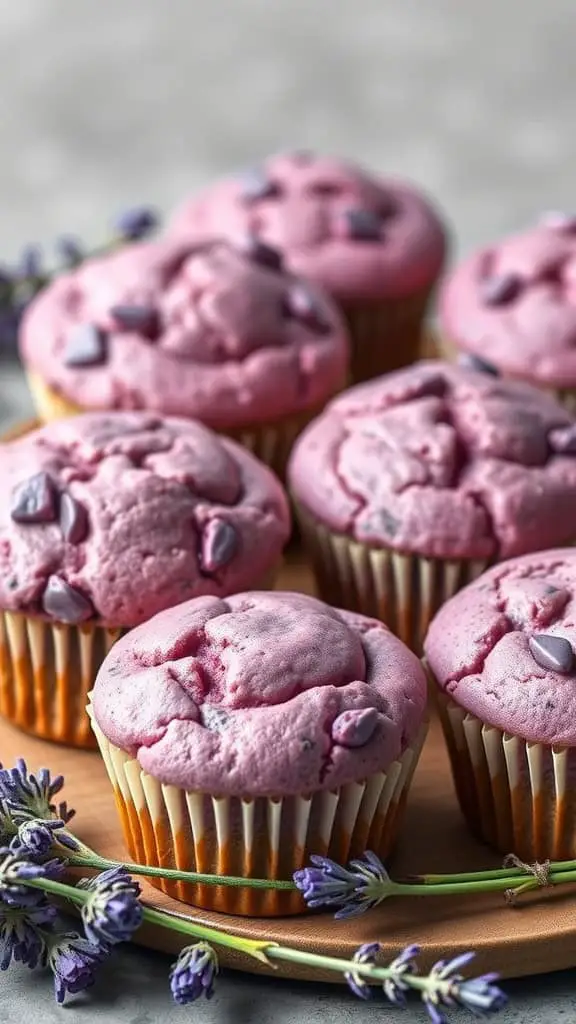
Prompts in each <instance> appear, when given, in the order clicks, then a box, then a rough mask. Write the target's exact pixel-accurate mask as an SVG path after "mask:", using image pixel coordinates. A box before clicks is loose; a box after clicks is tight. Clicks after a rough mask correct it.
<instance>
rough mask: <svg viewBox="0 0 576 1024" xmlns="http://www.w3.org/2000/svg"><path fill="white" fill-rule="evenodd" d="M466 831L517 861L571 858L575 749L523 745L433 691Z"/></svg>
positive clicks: (575, 850)
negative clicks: (466, 826) (512, 856)
mask: <svg viewBox="0 0 576 1024" xmlns="http://www.w3.org/2000/svg"><path fill="white" fill-rule="evenodd" d="M435 699H436V702H437V704H438V707H439V711H440V718H441V721H442V727H443V730H444V735H445V738H446V743H447V746H448V752H449V755H450V762H451V766H452V773H453V777H454V785H455V788H456V793H457V795H458V801H459V804H460V808H461V810H462V813H463V815H464V817H465V818H466V821H467V823H468V826H469V828H470V830H471V831H472V832H473V833H474V835H476V836H477V837H478V838H479V839H482V840H483V841H484V842H486V843H488V844H489V845H490V846H493V847H494V848H495V849H496V850H498V851H499V852H500V853H502V854H504V855H506V854H509V853H514V854H516V856H517V857H519V858H520V859H521V860H523V861H527V862H529V863H530V862H533V861H536V860H538V861H544V860H547V859H550V860H568V859H571V858H573V857H574V856H576V792H575V789H574V778H575V772H576V748H575V747H553V746H547V745H545V744H543V743H528V742H526V741H525V740H523V739H520V737H518V736H511V735H509V734H508V733H506V732H502V730H500V729H496V728H495V727H494V726H490V725H486V724H485V723H484V722H482V721H481V720H480V719H479V718H476V717H475V715H471V714H469V713H468V712H466V711H464V710H463V709H462V708H460V707H459V706H458V705H457V704H456V703H455V702H454V701H453V700H452V698H451V697H449V696H448V695H447V694H445V693H444V692H443V691H442V690H440V689H439V688H438V689H437V692H436V694H435Z"/></svg>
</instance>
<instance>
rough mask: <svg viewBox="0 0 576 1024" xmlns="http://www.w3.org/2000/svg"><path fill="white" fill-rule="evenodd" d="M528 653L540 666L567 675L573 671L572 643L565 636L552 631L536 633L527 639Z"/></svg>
mask: <svg viewBox="0 0 576 1024" xmlns="http://www.w3.org/2000/svg"><path fill="white" fill-rule="evenodd" d="M528 647H529V648H530V653H531V655H532V657H533V658H534V661H535V662H536V664H537V665H540V668H545V669H550V670H551V671H552V672H560V673H561V675H564V676H567V675H570V674H571V673H572V672H573V671H574V667H575V659H574V651H573V650H572V644H571V643H570V641H569V640H566V637H563V636H554V635H553V634H552V633H538V634H536V636H531V637H529V639H528Z"/></svg>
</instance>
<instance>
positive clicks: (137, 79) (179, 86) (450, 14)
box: [0, 0, 576, 1024]
mask: <svg viewBox="0 0 576 1024" xmlns="http://www.w3.org/2000/svg"><path fill="white" fill-rule="evenodd" d="M575 31H576V6H575V4H574V0H541V2H538V0H434V2H431V0H170V2H164V3H161V2H160V0H98V2H94V0H82V2H79V0H58V2H56V0H0V84H1V88H0V153H1V154H2V159H1V160H0V256H5V257H6V258H9V259H10V258H12V257H14V256H15V255H16V254H17V252H18V249H19V246H21V245H22V244H23V243H24V242H28V241H38V242H41V243H48V242H49V241H50V239H52V238H53V237H54V235H56V234H57V233H59V232H62V231H73V232H77V233H78V234H79V235H80V236H82V237H84V238H86V239H90V240H92V241H93V242H97V241H99V240H100V239H101V238H102V237H103V236H104V234H105V231H106V223H107V220H108V218H109V216H110V214H111V213H112V212H113V211H114V210H117V209H119V208H121V207H122V206H123V205H125V204H127V203H132V202H136V201H138V202H139V201H153V202H154V203H157V204H158V205H159V206H160V207H168V206H170V204H172V203H173V202H174V201H176V200H177V199H178V198H179V196H180V195H181V194H182V193H183V192H184V191H186V190H188V189H191V188H193V187H195V186H197V185H200V184H201V183H203V182H204V181H206V180H208V179H209V178H210V177H211V176H212V175H213V174H215V173H217V172H220V171H225V170H228V169H229V168H231V167H234V166H237V165H238V166H241V165H243V164H246V163H248V164H252V163H253V162H254V160H255V159H257V158H258V157H259V156H262V155H264V154H265V153H266V152H267V151H269V150H271V149H274V148H276V147H279V146H293V145H298V146H304V147H305V146H310V147H316V148H319V149H323V150H326V151H329V152H335V153H342V154H348V155H350V156H357V157H358V158H360V159H362V160H364V161H365V162H366V163H367V164H369V165H372V166H374V167H375V168H382V169H385V170H387V171H390V172H393V173H397V174H400V175H403V174H404V175H408V176H410V177H412V178H414V179H416V180H418V181H420V182H422V183H423V184H425V185H426V186H427V187H428V189H429V190H430V191H431V192H432V193H433V194H434V195H436V196H437V198H438V200H439V201H440V202H441V203H442V204H443V206H444V208H445V210H446V211H447V213H448V214H449V216H450V217H451V219H452V221H453V223H454V225H455V230H456V232H457V241H458V245H457V248H458V252H459V253H462V252H464V251H466V250H467V249H469V248H470V247H471V246H472V245H474V244H476V243H478V242H481V241H484V240H487V239H489V238H491V237H492V236H494V235H495V234H498V233H500V232H504V231H507V230H509V229H512V228H515V227H517V226H520V225H522V224H523V223H525V222H526V221H528V220H530V219H531V218H532V217H534V216H535V215H536V214H537V213H538V212H539V211H540V210H542V209H567V210H574V208H575V205H576V200H575V196H574V192H575V186H574V167H575V166H576V133H575V132H574V114H573V108H574V93H575V86H576V71H575V67H574V37H575ZM28 408H29V406H28V402H27V397H26V393H25V389H24V387H23V384H22V382H21V380H20V378H19V375H18V372H17V370H16V369H15V368H10V367H8V366H7V365H2V364H0V418H1V421H2V424H4V423H6V422H8V421H11V420H15V419H17V418H18V417H19V416H22V415H23V414H24V413H25V412H26V411H27V410H28ZM0 754H1V752H0ZM575 924H576V922H575ZM415 938H417V926H416V924H415ZM574 961H575V964H576V940H575V943H574ZM494 966H495V968H496V967H497V966H498V965H497V963H496V964H495V965H494ZM167 969H168V962H167V961H164V960H163V958H161V957H157V956H153V955H151V954H146V953H144V952H142V951H138V950H135V949H134V950H133V949H128V950H126V951H123V952H121V953H119V954H118V956H117V957H116V958H115V961H114V963H113V964H112V965H111V966H110V967H109V968H107V969H106V970H105V971H104V972H103V974H102V978H101V981H100V983H99V985H98V987H97V988H96V989H95V990H94V991H93V993H92V994H91V995H90V996H89V997H87V998H86V999H84V1000H80V1001H79V1002H78V1003H76V1004H75V1005H74V1006H73V1007H71V1008H70V1009H69V1010H68V1011H66V1013H65V1018H64V1017H63V1016H62V1013H63V1011H61V1010H58V1009H57V1008H56V1007H54V1006H53V1004H52V1002H51V993H50V987H49V982H48V980H47V979H46V978H45V977H43V976H41V975H38V976H36V975H33V976H32V975H30V974H29V973H28V972H25V971H20V970H16V969H15V970H13V971H10V972H8V974H6V975H2V978H1V979H0V1024H19V1022H20V1021H21V1020H22V1019H27V1018H28V1017H29V1016H30V1014H31V1013H32V1012H34V1013H35V1014H36V1015H41V1016H42V1018H43V1020H44V1021H45V1022H46V1024H51V1022H52V1021H57V1020H60V1019H66V1020H67V1021H69V1022H70V1024H76V1022H78V1024H92V1022H94V1024H99V1022H100V1021H114V1022H115V1024H155V1022H156V1021H159V1020H162V1021H164V1022H166V1024H169V1022H170V1024H171V1022H172V1021H173V1022H175V1024H176V1022H177V1021H184V1020H188V1019H191V1018H192V1015H195V1014H198V1013H199V1014H200V1016H201V1019H202V1020H203V1021H204V1022H206V1024H228V1022H231V1021H234V1024H244V1022H252V1021H254V1022H256V1021H258V1022H259V1024H268V1022H269V1021H270V1022H271V1021H274V1022H275V1024H292V1022H295V1021H298V1020H300V1019H302V1018H306V1019H307V1020H308V1021H309V1022H310V1024H316V1022H320V1021H324V1020H328V1019H330V1020H331V1021H333V1022H334V1024H347V1022H349V1021H350V1022H352V1021H360V1020H374V1021H376V1020H377V1019H380V1018H382V1019H385V1020H387V1021H390V1022H395V1021H406V1020H412V1019H417V1018H421V1019H423V1018H422V1014H421V1013H420V1010H419V1008H417V1007H412V1008H411V1009H410V1010H409V1011H407V1012H404V1013H402V1012H399V1011H398V1012H395V1011H392V1010H388V1009H387V1008H385V1007H384V1006H383V1005H382V1003H381V1002H380V1001H379V1000H378V1001H374V1002H372V1003H371V1004H369V1005H364V1004H361V1003H357V1002H355V1001H354V1000H353V999H352V997H349V996H348V995H347V994H346V993H345V992H344V991H343V990H340V989H335V988H325V987H316V986H311V985H295V984H293V985H292V984H286V983H278V982H272V981H268V980H266V981H262V980H253V979H251V978H249V977H242V976H239V975H234V974H226V975H225V976H224V977H223V978H221V980H220V983H219V986H218V994H217V995H216V997H215V998H214V1000H213V1002H212V1003H210V1004H207V1005H205V1006H202V1007H201V1008H199V1007H192V1008H188V1009H182V1010H180V1009H177V1008H171V1006H170V1003H169V1000H168V997H167V993H166V974H167ZM575 983H576V975H575V974H574V973H573V972H567V973H564V974H561V975H555V976H550V977H548V978H534V979H532V980H529V981H526V980H525V981H522V982H516V983H511V984H510V985H509V986H508V988H509V991H510V993H511V996H512V1004H511V1008H510V1010H509V1011H508V1012H507V1013H505V1014H503V1015H501V1017H499V1018H498V1019H500V1020H502V1021H503V1022H504V1024H505V1022H512V1021H518V1022H520V1021H523V1022H525V1024H530V1022H536V1021H541V1020H543V1019H546V1021H547V1024H560V1022H562V1021H567V1020H573V1019H574V1011H575V1010H576V984H575ZM458 1016H459V1018H460V1015H458ZM462 1019H467V1018H465V1017H463V1018H462Z"/></svg>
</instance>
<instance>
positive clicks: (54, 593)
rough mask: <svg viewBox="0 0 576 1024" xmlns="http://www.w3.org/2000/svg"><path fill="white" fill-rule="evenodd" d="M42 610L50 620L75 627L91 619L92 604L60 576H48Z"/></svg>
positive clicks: (92, 612)
mask: <svg viewBox="0 0 576 1024" xmlns="http://www.w3.org/2000/svg"><path fill="white" fill-rule="evenodd" d="M42 608H43V609H44V611H45V612H46V614H47V615H49V616H50V617H51V618H52V619H56V621H57V622H65V623H67V624H68V625H71V626H73V625H76V623H78V622H85V621H86V619H90V618H92V616H93V615H94V608H93V606H92V602H91V601H89V600H88V598H87V597H84V594H81V593H80V591H79V590H76V588H75V587H71V586H70V584H69V583H66V580H63V579H61V577H60V576H50V577H49V578H48V582H47V584H46V589H45V590H44V594H43V596H42Z"/></svg>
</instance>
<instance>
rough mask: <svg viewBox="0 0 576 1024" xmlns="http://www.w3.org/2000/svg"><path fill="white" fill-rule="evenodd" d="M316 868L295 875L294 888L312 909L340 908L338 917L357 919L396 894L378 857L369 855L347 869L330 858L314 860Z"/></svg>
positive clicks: (353, 862)
mask: <svg viewBox="0 0 576 1024" xmlns="http://www.w3.org/2000/svg"><path fill="white" fill-rule="evenodd" d="M310 860H311V862H312V864H313V867H307V868H303V869H302V870H301V871H296V872H295V873H294V876H293V878H294V884H295V885H296V887H297V888H298V889H299V890H300V892H301V893H302V895H303V897H304V899H305V900H306V903H307V904H308V906H309V907H311V908H314V907H336V908H337V910H336V913H335V914H334V917H335V918H336V920H342V919H343V918H348V917H357V916H358V915H359V914H363V913H364V912H365V911H366V910H370V909H371V908H372V907H376V906H378V904H379V903H381V902H382V900H384V899H386V897H387V896H389V895H390V893H391V892H392V886H393V883H392V882H391V881H390V878H389V877H388V873H387V871H386V868H385V867H384V865H383V864H382V861H381V860H379V858H378V857H377V856H376V854H375V853H370V851H367V852H366V853H365V854H364V856H363V858H361V859H360V860H352V861H350V863H349V865H348V867H347V868H344V867H342V866H341V865H340V864H336V862H335V861H333V860H330V858H329V857H318V856H315V855H313V856H312V857H311V858H310Z"/></svg>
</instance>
